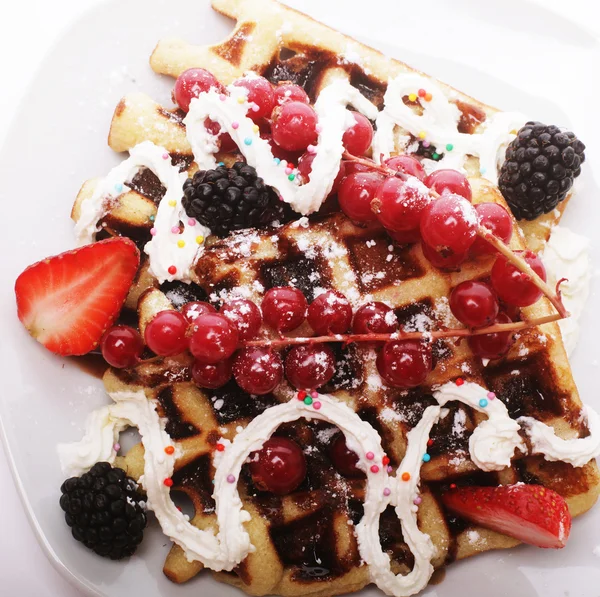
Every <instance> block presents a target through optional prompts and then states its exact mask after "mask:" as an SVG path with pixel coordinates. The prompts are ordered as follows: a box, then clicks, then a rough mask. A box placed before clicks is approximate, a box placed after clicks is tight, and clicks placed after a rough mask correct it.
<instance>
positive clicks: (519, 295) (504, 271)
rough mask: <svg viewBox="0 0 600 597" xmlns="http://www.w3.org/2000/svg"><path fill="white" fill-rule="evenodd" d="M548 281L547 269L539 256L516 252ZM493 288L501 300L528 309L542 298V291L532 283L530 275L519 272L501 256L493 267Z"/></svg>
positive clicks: (532, 253) (529, 252) (530, 252)
mask: <svg viewBox="0 0 600 597" xmlns="http://www.w3.org/2000/svg"><path fill="white" fill-rule="evenodd" d="M515 253H516V254H517V255H520V256H521V257H522V258H523V259H524V260H525V261H526V262H527V263H528V264H529V266H530V267H531V268H532V269H533V271H534V272H535V273H536V274H537V275H538V276H539V277H540V278H541V279H542V280H544V282H545V281H546V268H545V267H544V264H543V263H542V260H541V259H540V258H539V256H538V255H537V254H536V253H534V252H533V251H515ZM492 286H493V287H494V290H495V291H496V293H497V294H498V296H499V297H500V300H502V301H504V302H505V303H508V304H509V305H515V306H516V307H528V306H529V305H533V304H534V303H536V302H537V301H538V300H539V299H540V297H541V296H542V291H541V290H540V289H539V288H538V287H537V286H536V285H535V284H534V283H533V282H532V281H531V278H530V277H529V275H528V274H525V273H523V272H521V271H520V270H518V269H517V268H516V267H515V266H514V265H513V264H512V263H510V261H508V259H506V257H504V256H503V255H499V256H498V257H497V258H496V261H495V262H494V266H493V267H492Z"/></svg>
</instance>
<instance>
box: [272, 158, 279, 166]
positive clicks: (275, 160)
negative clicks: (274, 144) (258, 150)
mask: <svg viewBox="0 0 600 597" xmlns="http://www.w3.org/2000/svg"><path fill="white" fill-rule="evenodd" d="M273 161H274V162H275V165H276V166H279V164H281V160H280V159H279V158H273Z"/></svg>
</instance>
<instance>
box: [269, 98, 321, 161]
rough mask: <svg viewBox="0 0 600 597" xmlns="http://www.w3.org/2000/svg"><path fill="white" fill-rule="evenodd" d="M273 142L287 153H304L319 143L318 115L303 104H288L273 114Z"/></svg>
mask: <svg viewBox="0 0 600 597" xmlns="http://www.w3.org/2000/svg"><path fill="white" fill-rule="evenodd" d="M273 118H274V120H273V141H275V143H277V145H279V147H282V148H283V149H286V150H287V151H304V150H305V149H306V148H307V147H308V146H309V145H315V144H316V142H317V114H316V112H315V111H314V110H313V109H312V107H311V106H309V105H307V104H304V103H302V102H287V103H285V104H283V106H281V107H280V108H277V110H275V111H274V112H273Z"/></svg>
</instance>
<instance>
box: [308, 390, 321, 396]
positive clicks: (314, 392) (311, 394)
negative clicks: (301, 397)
mask: <svg viewBox="0 0 600 597" xmlns="http://www.w3.org/2000/svg"><path fill="white" fill-rule="evenodd" d="M310 396H311V398H318V397H319V394H318V392H316V391H315V390H313V391H312V392H311V393H310Z"/></svg>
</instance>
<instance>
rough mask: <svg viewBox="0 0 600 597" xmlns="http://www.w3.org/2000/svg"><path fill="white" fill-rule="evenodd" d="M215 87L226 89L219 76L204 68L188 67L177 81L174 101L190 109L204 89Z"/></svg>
mask: <svg viewBox="0 0 600 597" xmlns="http://www.w3.org/2000/svg"><path fill="white" fill-rule="evenodd" d="M211 88H214V89H217V90H218V91H224V88H223V85H221V83H219V81H218V80H217V78H216V77H215V76H214V75H213V74H212V73H210V72H208V71H207V70H206V69H204V68H188V69H187V70H185V71H183V72H182V73H181V74H180V75H179V76H178V77H177V81H175V87H174V89H173V101H174V102H175V103H176V104H177V105H178V106H179V107H180V108H181V109H182V110H183V111H184V112H187V111H188V110H189V109H190V102H191V101H192V99H193V98H195V97H198V96H199V95H200V94H201V93H203V92H204V91H208V90H209V89H211Z"/></svg>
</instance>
